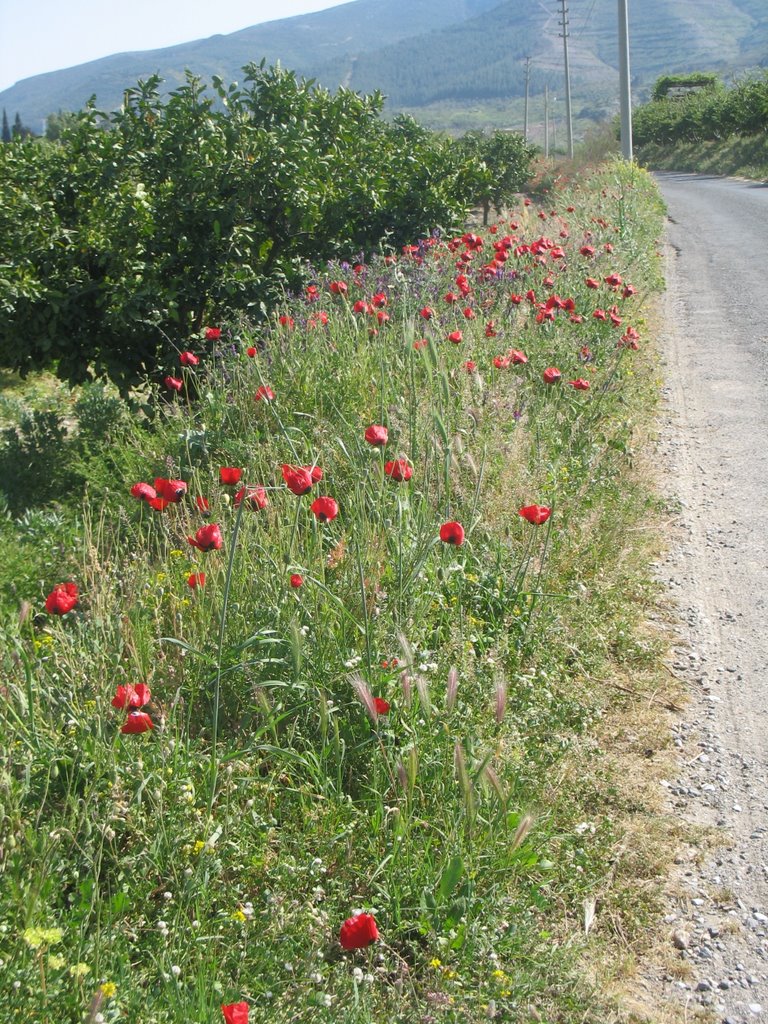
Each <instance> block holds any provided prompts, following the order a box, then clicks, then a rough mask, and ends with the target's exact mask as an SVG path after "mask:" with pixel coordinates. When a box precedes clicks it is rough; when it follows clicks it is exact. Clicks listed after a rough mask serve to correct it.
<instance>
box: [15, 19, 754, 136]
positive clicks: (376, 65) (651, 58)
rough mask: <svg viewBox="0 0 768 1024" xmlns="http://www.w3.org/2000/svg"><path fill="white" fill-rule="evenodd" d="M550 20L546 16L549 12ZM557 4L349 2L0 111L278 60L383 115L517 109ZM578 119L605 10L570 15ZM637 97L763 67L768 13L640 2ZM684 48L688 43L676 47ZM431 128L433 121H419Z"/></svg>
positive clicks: (111, 70)
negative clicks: (474, 107)
mask: <svg viewBox="0 0 768 1024" xmlns="http://www.w3.org/2000/svg"><path fill="white" fill-rule="evenodd" d="M549 9H551V13H548V10H549ZM557 9H558V8H557V5H556V4H555V3H554V2H552V3H551V4H550V5H549V6H548V8H545V7H544V6H543V5H540V4H527V3H525V2H523V0H507V2H505V3H501V4H498V3H497V2H496V0H420V2H419V3H410V2H408V0H353V2H351V3H348V4H344V5H342V6H340V7H335V8H333V9H331V10H327V11H321V12H318V13H316V14H309V15H303V16H300V17H293V18H285V19H282V20H279V21H274V22H268V23H266V24H262V25H256V26H253V27H251V28H248V29H243V30H242V31H240V32H235V33H232V34H229V35H218V36H212V37H211V38H209V39H201V40H195V41H192V42H187V43H183V44H180V45H178V46H172V47H168V48H165V49H162V50H150V51H145V52H141V53H123V54H115V55H112V56H110V57H105V58H103V59H101V60H96V61H91V62H89V63H87V64H82V65H79V66H77V67H74V68H67V69H65V70H62V71H55V72H50V73H49V74H45V75H37V76H35V77H33V78H29V79H26V80H24V81H22V82H19V83H17V84H16V85H14V86H13V87H11V88H10V89H6V90H5V91H3V92H0V106H2V107H5V108H6V109H7V110H8V111H9V113H10V114H11V115H14V114H15V113H16V111H19V112H20V114H21V117H22V120H23V121H24V123H25V124H28V125H29V126H30V127H32V128H33V129H38V130H39V127H40V125H41V124H42V122H43V119H44V118H45V117H46V116H47V115H48V114H49V113H51V112H53V111H55V110H58V109H65V110H66V109H78V108H79V107H81V106H82V105H83V104H84V103H85V102H86V101H87V100H88V98H89V97H90V96H92V95H94V94H95V96H96V99H97V105H98V106H100V107H101V108H104V109H113V108H115V107H116V106H118V105H119V104H120V102H121V99H122V94H123V90H124V89H125V88H127V87H129V86H131V85H134V84H135V83H136V81H137V80H138V79H139V78H145V77H147V76H148V75H150V74H153V73H155V72H157V73H159V74H160V75H161V77H162V78H163V79H165V81H166V83H167V85H168V88H169V89H172V88H174V87H175V86H176V85H178V84H179V83H180V82H182V81H183V79H184V71H185V69H187V68H188V69H190V70H192V71H193V72H195V73H196V74H198V75H200V76H201V77H202V78H204V79H210V77H211V76H212V75H214V74H216V75H220V76H221V77H222V78H223V79H224V80H225V81H227V82H229V81H237V80H238V79H239V78H240V77H241V70H240V69H241V68H242V67H243V65H244V64H246V63H248V62H249V61H259V60H261V59H262V58H265V59H266V60H267V61H268V62H269V63H274V62H276V61H278V60H279V61H280V62H281V63H282V64H283V65H284V66H287V67H291V68H294V69H295V70H296V71H297V72H298V73H299V74H301V75H306V76H310V77H315V78H317V79H318V80H319V81H321V82H322V83H323V84H326V85H327V86H329V87H330V88H336V87H337V86H338V85H346V86H349V87H351V88H353V89H355V90H360V91H364V92H370V91H373V90H374V89H377V88H378V89H381V91H382V92H384V93H385V95H387V97H388V98H389V109H390V110H391V111H392V112H395V111H397V110H400V109H405V108H407V109H408V110H409V111H410V112H412V113H415V114H416V116H418V115H419V108H424V107H427V105H430V104H435V103H440V102H446V103H449V104H452V105H454V106H457V107H461V106H463V105H467V104H472V103H474V104H477V103H478V102H479V103H486V102H488V101H492V100H504V101H509V100H514V98H515V97H521V96H522V95H523V92H524V71H523V58H524V57H525V55H526V54H530V55H531V57H532V62H531V90H532V95H534V96H535V95H537V94H539V93H541V92H542V91H543V88H544V85H545V84H548V85H549V87H550V90H553V91H555V92H557V91H561V90H562V40H561V37H560V31H561V28H560V24H559V18H558V16H557V14H556V12H557ZM569 18H570V24H569V33H570V56H571V69H572V94H573V98H574V104H575V109H578V107H579V106H581V105H585V104H586V105H588V106H589V107H590V108H591V109H592V110H593V111H594V112H595V113H594V115H593V116H600V114H601V113H609V112H611V111H612V110H613V109H614V105H615V96H616V81H617V70H616V67H617V51H616V5H615V2H614V0H594V2H592V3H589V4H588V3H586V0H577V2H574V3H572V4H571V5H570V12H569ZM630 29H631V63H632V75H633V80H634V88H635V91H636V94H637V96H638V98H642V97H643V95H644V94H645V93H646V92H647V89H648V87H649V86H650V84H651V83H652V82H653V80H654V79H655V78H656V77H658V75H659V74H662V73H664V72H675V71H686V70H691V69H699V68H707V69H712V70H718V71H720V72H722V73H723V74H725V75H729V74H733V73H738V72H740V71H742V70H744V69H746V68H748V67H750V66H754V65H756V64H760V63H765V61H766V54H767V53H768V9H766V5H765V4H764V3H763V2H762V0H725V2H721V0H702V2H701V3H698V4H696V5H695V6H694V5H692V4H690V3H688V2H686V0H646V2H645V3H643V4H642V5H639V4H635V5H633V6H632V8H631V10H630ZM682 41H684V45H681V43H682ZM425 121H426V122H428V121H429V118H428V117H426V118H425Z"/></svg>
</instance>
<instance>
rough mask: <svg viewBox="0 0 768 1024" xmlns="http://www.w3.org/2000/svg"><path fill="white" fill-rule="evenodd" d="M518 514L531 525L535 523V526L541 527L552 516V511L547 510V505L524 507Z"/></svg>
mask: <svg viewBox="0 0 768 1024" xmlns="http://www.w3.org/2000/svg"><path fill="white" fill-rule="evenodd" d="M517 514H518V515H519V516H522V517H523V519H525V520H527V521H528V522H529V523H533V525H534V526H541V524H542V523H546V521H547V520H548V519H549V517H550V516H551V515H552V509H551V508H547V506H546V505H524V506H523V508H521V509H518V513H517Z"/></svg>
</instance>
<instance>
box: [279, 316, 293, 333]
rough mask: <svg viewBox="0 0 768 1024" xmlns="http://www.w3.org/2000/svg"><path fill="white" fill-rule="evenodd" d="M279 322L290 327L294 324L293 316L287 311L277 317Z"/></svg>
mask: <svg viewBox="0 0 768 1024" xmlns="http://www.w3.org/2000/svg"><path fill="white" fill-rule="evenodd" d="M277 322H278V323H279V324H280V326H281V327H287V328H289V329H290V328H292V327H293V326H294V321H293V317H292V316H288V315H287V314H286V313H283V315H282V316H279V317H278V318H277Z"/></svg>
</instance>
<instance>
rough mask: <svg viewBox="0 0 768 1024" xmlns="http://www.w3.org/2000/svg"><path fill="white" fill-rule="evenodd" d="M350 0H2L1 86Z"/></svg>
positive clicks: (320, 9) (0, 19) (3, 87)
mask: <svg viewBox="0 0 768 1024" xmlns="http://www.w3.org/2000/svg"><path fill="white" fill-rule="evenodd" d="M343 2H346V0H208V2H206V3H202V2H200V0H122V2H119V3H116V2H115V0H0V89H7V88H8V86H10V85H13V84H14V82H18V81H20V80H21V79H22V78H29V77H30V76H31V75H39V74H42V73H43V72H45V71H57V70H59V69H60V68H69V67H72V66H73V65H75V64H83V63H85V61H89V60H97V59H98V58H99V57H107V56H109V55H110V54H112V53H122V52H123V51H124V50H154V49H157V48H158V47H161V46H173V45H174V44H175V43H186V42H189V41H190V40H192V39H204V38H206V37H207V36H212V35H216V33H218V32H221V33H222V34H226V33H227V32H236V31H237V30H238V29H241V28H247V27H248V26H249V25H257V24H259V23H260V22H262V21H274V20H275V19H276V18H290V17H291V16H292V15H294V14H308V13H309V12H310V11H322V10H325V9H326V8H328V7H336V6H338V4H339V3H343Z"/></svg>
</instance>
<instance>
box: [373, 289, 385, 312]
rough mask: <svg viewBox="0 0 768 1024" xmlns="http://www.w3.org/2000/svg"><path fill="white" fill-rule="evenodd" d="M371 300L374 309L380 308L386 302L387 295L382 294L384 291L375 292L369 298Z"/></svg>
mask: <svg viewBox="0 0 768 1024" xmlns="http://www.w3.org/2000/svg"><path fill="white" fill-rule="evenodd" d="M371 302H372V303H373V305H374V306H375V307H376V309H382V308H383V307H384V306H386V304H387V296H386V295H385V294H384V292H377V293H376V295H374V296H373V298H372V299H371Z"/></svg>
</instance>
